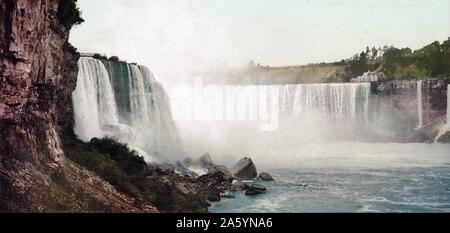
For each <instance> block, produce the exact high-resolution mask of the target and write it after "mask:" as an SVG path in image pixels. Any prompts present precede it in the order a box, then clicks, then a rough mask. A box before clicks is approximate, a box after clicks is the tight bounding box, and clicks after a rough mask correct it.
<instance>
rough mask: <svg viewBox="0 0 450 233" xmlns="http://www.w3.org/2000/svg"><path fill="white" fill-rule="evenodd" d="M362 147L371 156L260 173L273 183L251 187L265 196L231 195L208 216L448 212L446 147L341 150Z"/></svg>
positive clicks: (333, 155)
mask: <svg viewBox="0 0 450 233" xmlns="http://www.w3.org/2000/svg"><path fill="white" fill-rule="evenodd" d="M355 146H356V147H355ZM368 146H371V147H372V148H371V149H372V152H370V153H368V152H366V153H365V154H366V155H365V156H358V155H359V154H362V153H360V152H358V151H355V153H354V154H350V153H347V154H346V156H336V153H332V152H328V154H329V156H322V157H320V159H311V158H310V159H309V161H308V163H306V160H305V164H306V165H305V166H303V167H302V166H299V168H295V169H294V168H292V167H289V168H278V169H265V170H266V171H269V172H270V173H271V174H272V175H273V176H274V178H275V179H276V181H273V182H264V181H258V182H256V183H259V184H262V185H264V186H266V187H267V189H268V193H267V194H264V195H261V196H257V197H247V196H245V195H244V194H242V193H236V198H235V199H224V200H222V201H221V202H220V203H214V204H213V206H212V207H211V209H210V210H211V211H212V212H216V213H223V212H225V213H229V212H231V213H235V212H237V213H241V212H251V213H261V212H262V213H264V212H283V213H284V212H287V213H291V212H294V213H316V212H389V213H391V212H419V213H422V212H450V161H449V157H450V148H449V147H448V146H447V145H426V144H405V145H401V144H378V145H364V144H355V145H353V146H352V145H349V144H347V149H348V150H349V151H351V149H352V148H353V149H354V148H359V149H361V148H362V147H368ZM376 148H379V149H376ZM383 151H384V152H385V153H381V152H383ZM402 152H404V153H402ZM369 154H372V155H371V156H369ZM314 157H317V156H314ZM328 158H329V159H328ZM274 163H275V162H274ZM299 163H300V162H297V163H294V164H299ZM324 164H326V165H324Z"/></svg>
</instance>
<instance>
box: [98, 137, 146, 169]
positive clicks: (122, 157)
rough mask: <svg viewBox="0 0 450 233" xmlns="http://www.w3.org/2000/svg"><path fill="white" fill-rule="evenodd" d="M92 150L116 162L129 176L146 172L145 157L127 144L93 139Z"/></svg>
mask: <svg viewBox="0 0 450 233" xmlns="http://www.w3.org/2000/svg"><path fill="white" fill-rule="evenodd" d="M90 145H91V146H92V148H94V149H95V150H97V151H98V152H100V153H102V154H104V155H106V156H107V157H108V158H109V159H112V160H114V161H115V162H116V163H117V164H118V166H119V167H120V168H121V169H122V170H123V171H125V172H126V173H127V174H128V175H136V174H140V173H142V172H144V171H145V169H146V168H147V164H146V163H145V161H144V158H143V157H140V156H139V155H138V154H137V153H136V152H135V151H131V150H130V149H129V148H128V147H127V146H126V145H125V144H122V143H119V142H117V141H115V140H113V139H111V138H103V139H97V138H93V139H92V140H91V142H90Z"/></svg>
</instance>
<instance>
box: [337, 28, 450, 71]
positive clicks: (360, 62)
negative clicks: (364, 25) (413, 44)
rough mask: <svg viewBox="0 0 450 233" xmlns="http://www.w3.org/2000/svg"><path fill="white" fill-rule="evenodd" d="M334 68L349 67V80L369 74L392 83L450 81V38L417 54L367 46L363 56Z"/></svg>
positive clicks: (435, 43)
mask: <svg viewBox="0 0 450 233" xmlns="http://www.w3.org/2000/svg"><path fill="white" fill-rule="evenodd" d="M334 64H340V65H346V66H347V68H346V73H347V74H346V77H348V79H351V78H355V77H358V76H360V75H362V74H363V73H365V72H367V71H379V72H383V73H384V74H385V75H386V76H387V77H388V78H389V79H391V80H404V79H423V78H428V77H450V37H449V38H448V39H447V40H446V41H444V42H442V43H440V42H439V41H435V42H433V43H431V44H429V45H426V46H425V47H423V48H421V49H418V50H415V51H413V50H412V49H410V48H396V47H394V46H384V47H379V48H375V47H372V48H370V47H369V46H367V47H366V49H365V50H364V51H362V52H361V53H360V54H356V55H355V56H353V57H352V58H350V59H347V60H342V61H340V62H336V63H334Z"/></svg>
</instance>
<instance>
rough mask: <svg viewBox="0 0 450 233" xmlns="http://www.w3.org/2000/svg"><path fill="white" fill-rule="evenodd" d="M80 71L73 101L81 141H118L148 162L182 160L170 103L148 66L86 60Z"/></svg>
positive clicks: (79, 64)
mask: <svg viewBox="0 0 450 233" xmlns="http://www.w3.org/2000/svg"><path fill="white" fill-rule="evenodd" d="M78 66H79V73H78V80H77V87H76V89H75V91H74V92H73V94H72V99H73V104H74V115H75V127H74V131H75V133H76V134H77V135H78V137H79V138H80V139H81V140H83V141H86V142H87V141H90V140H91V139H92V138H94V137H97V138H101V137H114V138H116V139H118V140H119V141H121V142H124V143H127V144H129V146H130V148H132V149H134V150H135V151H137V152H138V153H139V154H140V155H142V156H144V158H145V159H146V160H147V161H149V162H150V161H154V160H155V159H157V160H160V161H174V160H176V159H178V158H179V157H181V156H182V154H183V151H182V148H181V143H180V140H179V138H178V133H177V129H176V127H175V124H174V122H173V119H172V113H171V110H170V105H169V98H168V97H167V95H166V93H165V91H164V89H163V87H162V86H161V85H160V84H159V83H158V82H157V81H156V79H155V78H154V76H153V74H152V73H151V72H150V70H149V69H148V68H147V67H144V66H138V65H134V64H127V63H123V62H111V61H104V60H97V59H94V58H87V57H82V58H81V59H80V61H79V63H78Z"/></svg>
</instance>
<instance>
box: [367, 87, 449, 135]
mask: <svg viewBox="0 0 450 233" xmlns="http://www.w3.org/2000/svg"><path fill="white" fill-rule="evenodd" d="M449 83H450V80H446V79H427V80H423V81H422V84H421V86H418V85H419V83H418V82H417V81H415V80H414V81H391V82H374V83H372V90H373V93H372V95H373V96H372V97H371V98H370V104H369V105H370V112H371V116H370V118H371V124H373V126H374V128H380V129H382V131H383V132H382V133H383V134H385V135H384V136H385V139H387V140H389V141H400V142H424V141H428V142H433V141H434V139H435V137H436V136H437V135H438V133H439V130H440V128H441V127H442V126H443V125H444V124H445V123H446V112H447V85H448V84H449ZM418 88H419V89H421V95H419V89H418ZM419 98H420V99H421V100H422V105H420V102H419ZM419 108H420V109H421V111H422V112H421V113H422V114H421V117H422V125H420V119H419V114H420V112H419Z"/></svg>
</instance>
